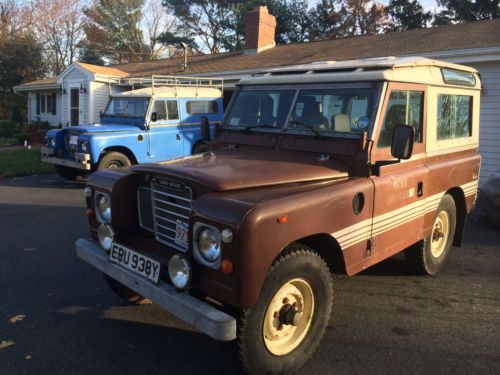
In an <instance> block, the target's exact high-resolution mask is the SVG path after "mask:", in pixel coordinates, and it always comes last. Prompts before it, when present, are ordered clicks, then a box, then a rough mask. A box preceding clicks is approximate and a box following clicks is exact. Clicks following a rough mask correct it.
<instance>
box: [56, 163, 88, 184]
mask: <svg viewBox="0 0 500 375" xmlns="http://www.w3.org/2000/svg"><path fill="white" fill-rule="evenodd" d="M54 169H55V170H56V173H57V174H58V175H59V176H61V177H62V178H64V179H65V180H68V181H75V180H76V179H77V178H78V176H80V175H81V174H82V173H81V172H80V171H79V170H78V169H76V168H70V167H65V166H63V165H54Z"/></svg>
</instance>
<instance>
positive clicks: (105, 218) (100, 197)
mask: <svg viewBox="0 0 500 375" xmlns="http://www.w3.org/2000/svg"><path fill="white" fill-rule="evenodd" d="M95 206H96V212H97V220H98V221H99V222H101V223H109V222H111V198H110V197H109V195H108V194H105V193H96V194H95Z"/></svg>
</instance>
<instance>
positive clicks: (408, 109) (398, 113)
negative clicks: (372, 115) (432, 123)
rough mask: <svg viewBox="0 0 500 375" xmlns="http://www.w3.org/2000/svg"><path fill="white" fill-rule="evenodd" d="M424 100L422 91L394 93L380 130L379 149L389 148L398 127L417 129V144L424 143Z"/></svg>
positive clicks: (390, 98)
mask: <svg viewBox="0 0 500 375" xmlns="http://www.w3.org/2000/svg"><path fill="white" fill-rule="evenodd" d="M423 99H424V93H423V92H420V91H392V92H391V96H390V97H389V102H388V103H387V108H386V111H385V116H384V122H383V124H382V128H381V129H380V136H379V139H378V147H389V146H390V145H391V142H392V132H393V131H394V127H395V126H396V125H410V126H413V128H414V129H415V143H422V141H423V136H422V134H423V131H422V129H423V119H422V112H423Z"/></svg>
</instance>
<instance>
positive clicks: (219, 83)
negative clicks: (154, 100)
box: [109, 75, 224, 94]
mask: <svg viewBox="0 0 500 375" xmlns="http://www.w3.org/2000/svg"><path fill="white" fill-rule="evenodd" d="M109 83H110V84H114V85H119V86H128V87H131V88H132V90H134V89H135V88H145V87H151V89H152V93H153V94H154V89H155V88H160V87H170V88H175V89H177V88H178V87H190V88H195V89H198V88H215V89H220V90H221V92H223V90H224V79H222V78H216V77H185V76H163V75H152V76H150V77H130V78H127V77H126V78H111V79H110V81H109Z"/></svg>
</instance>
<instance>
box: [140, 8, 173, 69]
mask: <svg viewBox="0 0 500 375" xmlns="http://www.w3.org/2000/svg"><path fill="white" fill-rule="evenodd" d="M141 28H142V30H143V34H144V43H145V44H146V46H147V49H148V52H149V59H150V60H157V59H160V58H165V57H171V56H172V55H173V54H175V51H173V50H172V47H169V46H167V45H165V44H163V43H161V42H160V41H159V37H160V35H162V34H163V33H165V32H174V31H175V28H176V19H175V18H174V17H172V16H171V15H169V14H168V13H167V12H166V11H165V9H164V8H163V5H162V1H161V0H147V1H146V3H145V4H144V7H143V8H142V20H141Z"/></svg>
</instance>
